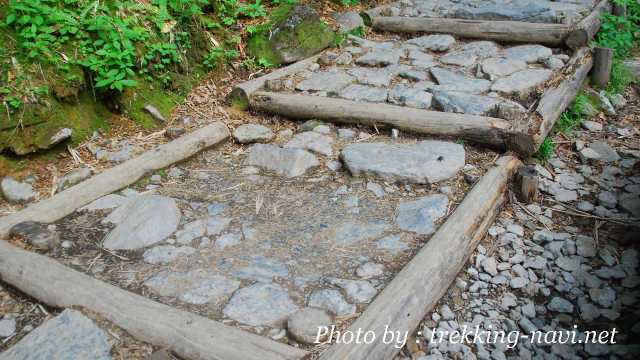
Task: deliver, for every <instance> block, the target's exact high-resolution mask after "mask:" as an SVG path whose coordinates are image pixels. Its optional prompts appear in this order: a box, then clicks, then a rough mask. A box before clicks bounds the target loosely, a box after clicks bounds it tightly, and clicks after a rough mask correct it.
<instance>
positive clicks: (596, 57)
mask: <svg viewBox="0 0 640 360" xmlns="http://www.w3.org/2000/svg"><path fill="white" fill-rule="evenodd" d="M612 66H613V49H611V48H604V47H596V48H595V49H594V51H593V69H592V70H591V83H592V84H593V85H594V86H595V87H598V88H600V89H604V88H605V87H606V86H607V84H608V83H609V79H610V78H611V67H612Z"/></svg>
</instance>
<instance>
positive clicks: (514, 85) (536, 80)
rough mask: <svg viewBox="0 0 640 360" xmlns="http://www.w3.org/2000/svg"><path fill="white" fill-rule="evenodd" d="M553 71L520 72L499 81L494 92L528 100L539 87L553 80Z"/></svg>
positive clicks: (493, 89) (494, 87)
mask: <svg viewBox="0 0 640 360" xmlns="http://www.w3.org/2000/svg"><path fill="white" fill-rule="evenodd" d="M552 74H553V71H551V70H546V69H528V70H522V71H518V72H516V73H513V74H511V75H509V76H507V77H504V78H501V79H498V80H497V81H496V82H495V83H494V84H493V86H491V90H492V91H497V92H500V93H503V94H508V95H515V96H517V97H519V98H521V99H524V98H526V97H527V96H528V95H529V94H530V93H531V92H532V91H533V90H534V89H535V88H536V87H537V86H538V85H540V84H542V83H544V82H545V81H547V80H549V78H551V75H552Z"/></svg>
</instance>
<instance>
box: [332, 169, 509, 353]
mask: <svg viewBox="0 0 640 360" xmlns="http://www.w3.org/2000/svg"><path fill="white" fill-rule="evenodd" d="M520 165H521V163H520V161H519V160H518V159H517V158H515V157H512V156H505V157H502V158H500V159H499V160H498V162H497V166H495V167H493V168H491V169H490V170H489V171H488V172H487V173H486V174H485V175H484V176H483V177H482V178H481V179H480V181H479V182H478V183H477V184H476V185H475V186H474V187H473V189H472V190H471V192H469V194H467V196H466V197H465V199H464V200H463V201H462V203H461V204H460V205H459V206H458V208H457V209H456V210H455V211H454V213H453V214H452V215H451V216H450V217H449V218H448V219H447V221H446V222H445V223H444V224H443V225H442V226H440V228H439V229H438V231H437V232H436V233H435V234H434V235H433V236H432V237H431V239H430V240H429V242H427V244H426V245H424V246H423V248H422V249H421V250H420V251H419V252H418V254H417V255H416V256H415V257H414V258H413V259H412V260H411V261H410V262H409V264H407V265H406V266H405V267H404V268H403V269H402V270H401V271H400V272H399V273H398V274H397V275H396V277H395V278H394V279H393V280H392V281H391V283H389V285H387V286H386V287H385V288H384V290H382V292H381V293H380V294H379V295H378V296H377V297H376V298H375V299H374V301H373V302H372V303H371V304H370V305H369V306H368V307H367V308H366V309H365V311H364V312H363V313H362V315H360V317H358V319H357V320H356V321H354V322H353V323H352V324H351V326H349V330H352V331H354V332H356V331H359V330H360V329H361V331H362V333H365V332H366V331H370V330H371V331H374V333H375V334H376V339H375V340H374V341H373V342H372V343H371V344H364V343H363V344H344V343H340V344H334V345H333V346H331V347H330V348H329V349H328V350H326V351H325V352H324V353H322V355H321V356H320V359H321V360H330V359H331V360H333V359H349V360H365V359H366V360H378V359H380V360H383V359H393V358H394V356H395V355H396V354H397V353H398V352H399V351H400V349H397V348H396V347H394V346H393V345H392V344H384V343H383V342H382V334H383V333H384V331H385V328H387V327H388V330H390V331H397V332H399V333H401V334H404V333H405V332H409V333H411V332H412V331H414V329H415V328H416V327H417V326H418V324H419V323H420V321H421V320H422V319H423V318H424V316H425V315H426V314H427V313H428V312H429V311H431V310H432V309H433V308H434V306H435V305H436V303H437V302H438V300H439V299H440V298H441V297H442V295H444V293H445V292H446V291H447V289H448V288H449V286H450V284H451V283H452V282H453V280H455V278H456V276H457V274H458V272H459V271H460V270H461V269H462V267H463V266H464V264H465V262H466V261H467V259H468V258H469V256H470V255H471V253H472V252H473V250H474V249H475V248H476V246H477V245H478V243H479V242H480V240H481V239H482V238H483V237H484V235H485V234H486V230H487V229H488V227H489V226H490V225H491V223H492V221H493V219H494V217H495V215H496V214H497V213H498V211H499V207H500V205H501V203H502V201H503V199H504V194H505V190H506V188H507V184H508V183H509V179H510V178H511V177H512V175H513V173H514V172H515V171H516V169H517V168H518V167H519V166H520Z"/></svg>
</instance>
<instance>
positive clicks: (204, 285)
mask: <svg viewBox="0 0 640 360" xmlns="http://www.w3.org/2000/svg"><path fill="white" fill-rule="evenodd" d="M239 287H240V282H239V281H237V280H231V279H227V278H226V277H224V276H221V275H215V276H212V277H210V278H208V279H206V280H203V281H201V282H199V283H198V284H197V285H196V286H194V287H192V288H191V289H189V290H187V291H185V292H183V293H182V294H180V296H179V297H178V299H179V300H180V301H183V302H186V303H189V304H193V305H203V304H209V303H213V304H219V303H221V302H222V301H224V300H226V299H227V298H228V297H229V296H230V295H231V294H232V293H233V292H234V291H236V290H237V289H238V288H239Z"/></svg>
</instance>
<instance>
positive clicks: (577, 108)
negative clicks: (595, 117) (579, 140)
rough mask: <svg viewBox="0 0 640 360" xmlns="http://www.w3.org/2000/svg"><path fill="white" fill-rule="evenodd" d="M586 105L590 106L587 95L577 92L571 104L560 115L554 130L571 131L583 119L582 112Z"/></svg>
mask: <svg viewBox="0 0 640 360" xmlns="http://www.w3.org/2000/svg"><path fill="white" fill-rule="evenodd" d="M588 106H590V103H589V98H588V97H587V95H585V94H584V93H580V94H578V95H577V96H576V98H575V99H574V100H573V103H572V104H571V106H569V108H568V109H567V110H565V112H563V113H562V115H560V118H559V119H558V121H557V122H556V125H555V127H554V131H555V132H560V133H563V134H569V133H570V132H571V131H573V130H575V129H577V128H578V127H579V126H580V124H582V122H583V121H584V118H583V114H584V112H585V109H586V108H587V107H588Z"/></svg>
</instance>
